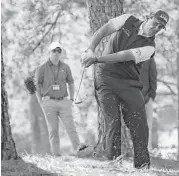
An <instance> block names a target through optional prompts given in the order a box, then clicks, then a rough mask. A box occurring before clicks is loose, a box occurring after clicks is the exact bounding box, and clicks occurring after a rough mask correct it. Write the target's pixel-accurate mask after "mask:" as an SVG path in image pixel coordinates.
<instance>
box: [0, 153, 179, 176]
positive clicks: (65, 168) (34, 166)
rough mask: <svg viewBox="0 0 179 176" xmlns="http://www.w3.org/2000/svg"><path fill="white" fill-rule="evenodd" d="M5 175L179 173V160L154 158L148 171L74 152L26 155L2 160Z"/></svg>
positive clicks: (172, 175) (160, 175)
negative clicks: (75, 155) (80, 155)
mask: <svg viewBox="0 0 179 176" xmlns="http://www.w3.org/2000/svg"><path fill="white" fill-rule="evenodd" d="M1 174H2V176H37V175H38V176H40V175H41V176H47V175H48V176H50V175H52V176H175V175H176V176H179V162H176V161H172V160H164V159H159V158H152V167H151V169H150V170H149V171H144V170H135V169H134V168H133V166H132V160H129V159H128V160H123V161H122V163H121V162H119V161H99V160H95V159H93V158H77V157H74V156H62V157H52V156H49V155H46V156H40V155H28V154H26V155H23V156H22V160H16V161H12V160H11V161H2V163H1Z"/></svg>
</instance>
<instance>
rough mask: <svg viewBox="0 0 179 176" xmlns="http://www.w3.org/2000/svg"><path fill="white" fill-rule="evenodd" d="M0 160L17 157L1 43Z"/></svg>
mask: <svg viewBox="0 0 179 176" xmlns="http://www.w3.org/2000/svg"><path fill="white" fill-rule="evenodd" d="M1 111H2V112H1V160H10V159H18V158H19V157H18V156H17V152H16V147H15V142H14V140H13V138H12V133H11V126H10V121H9V114H8V99H7V92H6V90H5V76H4V62H3V52H2V43H1Z"/></svg>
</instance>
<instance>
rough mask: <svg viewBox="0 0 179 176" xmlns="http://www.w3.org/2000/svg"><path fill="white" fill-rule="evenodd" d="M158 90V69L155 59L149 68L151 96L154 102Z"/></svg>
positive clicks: (152, 59)
mask: <svg viewBox="0 0 179 176" xmlns="http://www.w3.org/2000/svg"><path fill="white" fill-rule="evenodd" d="M156 90H157V67H156V63H155V60H154V58H153V57H152V58H151V61H150V68H149V96H150V97H151V98H152V99H153V100H154V99H155V96H156Z"/></svg>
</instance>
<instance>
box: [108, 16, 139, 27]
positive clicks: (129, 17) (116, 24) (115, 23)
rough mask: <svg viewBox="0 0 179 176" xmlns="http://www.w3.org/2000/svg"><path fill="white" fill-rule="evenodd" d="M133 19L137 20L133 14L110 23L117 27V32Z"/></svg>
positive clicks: (116, 18)
mask: <svg viewBox="0 0 179 176" xmlns="http://www.w3.org/2000/svg"><path fill="white" fill-rule="evenodd" d="M131 18H134V20H135V19H137V18H135V17H134V16H133V15H131V14H123V15H120V16H117V17H115V18H112V19H110V20H109V23H111V24H112V25H113V26H114V27H115V29H116V30H119V29H120V28H121V27H122V26H123V25H124V24H125V23H126V21H128V20H129V19H131Z"/></svg>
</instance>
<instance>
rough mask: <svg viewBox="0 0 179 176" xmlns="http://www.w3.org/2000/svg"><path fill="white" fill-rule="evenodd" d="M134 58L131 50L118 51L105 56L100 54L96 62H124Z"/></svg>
mask: <svg viewBox="0 0 179 176" xmlns="http://www.w3.org/2000/svg"><path fill="white" fill-rule="evenodd" d="M131 60H135V56H134V55H133V53H132V52H131V50H125V51H120V52H118V53H113V54H109V55H106V56H100V57H98V58H97V62H99V63H100V62H104V63H116V62H124V61H131Z"/></svg>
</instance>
